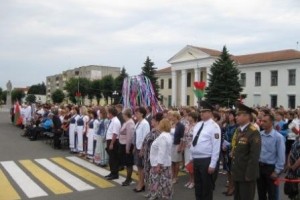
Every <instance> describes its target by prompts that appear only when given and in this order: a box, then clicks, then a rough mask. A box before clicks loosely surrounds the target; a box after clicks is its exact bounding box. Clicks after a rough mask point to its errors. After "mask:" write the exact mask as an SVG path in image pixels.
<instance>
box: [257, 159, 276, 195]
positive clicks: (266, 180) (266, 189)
mask: <svg viewBox="0 0 300 200" xmlns="http://www.w3.org/2000/svg"><path fill="white" fill-rule="evenodd" d="M274 170H275V165H269V164H264V163H259V178H258V179H257V191H258V199H259V200H276V199H277V198H276V196H277V186H276V185H275V184H274V180H273V179H271V177H270V176H271V174H272V173H273V172H274ZM267 196H268V197H267Z"/></svg>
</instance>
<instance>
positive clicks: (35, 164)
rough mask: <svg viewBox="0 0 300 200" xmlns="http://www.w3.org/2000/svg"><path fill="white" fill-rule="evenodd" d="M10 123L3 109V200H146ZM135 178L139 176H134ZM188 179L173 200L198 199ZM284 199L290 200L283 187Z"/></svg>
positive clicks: (217, 194) (221, 181) (220, 183)
mask: <svg viewBox="0 0 300 200" xmlns="http://www.w3.org/2000/svg"><path fill="white" fill-rule="evenodd" d="M21 133H22V130H21V129H19V128H17V127H15V126H13V125H12V124H11V123H10V121H9V114H8V112H7V110H3V109H0V152H1V153H0V187H1V189H0V200H13V199H32V198H34V199H36V200H81V199H86V200H96V199H97V200H98V199H109V200H119V199H124V200H126V199H131V200H137V199H139V200H140V199H145V198H144V197H143V195H144V194H145V193H139V194H136V193H134V192H133V191H132V189H133V188H134V186H135V185H134V184H132V185H131V186H128V187H122V186H121V185H120V183H121V181H122V180H123V179H124V177H125V176H124V175H123V174H124V173H125V172H122V173H121V176H120V180H116V181H106V180H105V179H104V176H105V175H106V174H107V173H108V172H109V171H108V170H107V169H102V168H100V167H96V166H94V165H93V164H91V163H89V162H87V161H86V160H84V159H82V158H78V157H76V156H74V155H73V154H70V153H69V151H68V150H67V149H65V150H55V149H53V148H52V147H51V145H49V144H47V143H45V142H44V141H41V140H38V141H30V140H28V139H27V138H25V137H22V136H21ZM134 178H136V174H135V173H134ZM187 180H188V176H187V174H186V173H181V176H180V177H179V182H178V183H177V184H175V185H174V191H175V193H174V197H173V199H174V200H183V199H195V197H194V190H193V189H192V190H191V189H187V188H184V184H185V183H186V182H187ZM225 184H226V175H223V174H219V178H218V180H217V183H216V189H215V191H214V199H217V200H218V199H220V200H221V199H233V197H225V196H224V195H223V194H222V192H223V191H225V190H226V187H225ZM280 191H281V198H280V199H287V198H286V196H284V194H283V192H282V191H283V190H282V186H281V189H280Z"/></svg>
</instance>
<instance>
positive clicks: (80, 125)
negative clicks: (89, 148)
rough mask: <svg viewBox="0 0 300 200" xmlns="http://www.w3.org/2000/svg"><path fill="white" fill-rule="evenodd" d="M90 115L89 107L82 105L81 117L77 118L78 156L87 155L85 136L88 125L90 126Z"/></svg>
mask: <svg viewBox="0 0 300 200" xmlns="http://www.w3.org/2000/svg"><path fill="white" fill-rule="evenodd" d="M88 121H89V116H88V112H87V108H86V107H85V106H82V107H81V108H80V117H79V119H77V127H76V132H77V142H78V143H77V148H78V153H79V154H78V156H80V157H82V156H84V155H85V150H86V149H85V148H84V137H86V134H87V126H88Z"/></svg>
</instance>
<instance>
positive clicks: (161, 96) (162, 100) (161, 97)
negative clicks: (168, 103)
mask: <svg viewBox="0 0 300 200" xmlns="http://www.w3.org/2000/svg"><path fill="white" fill-rule="evenodd" d="M160 103H161V105H164V95H160Z"/></svg>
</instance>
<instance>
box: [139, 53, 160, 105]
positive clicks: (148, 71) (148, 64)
mask: <svg viewBox="0 0 300 200" xmlns="http://www.w3.org/2000/svg"><path fill="white" fill-rule="evenodd" d="M153 66H154V62H152V61H151V59H150V58H149V56H148V57H147V59H146V61H145V62H144V67H142V75H144V76H147V77H148V78H149V79H150V82H151V83H152V86H153V89H154V92H155V96H156V98H157V99H159V96H160V95H159V85H158V82H157V79H158V77H156V76H155V74H156V69H157V68H156V67H153Z"/></svg>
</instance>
